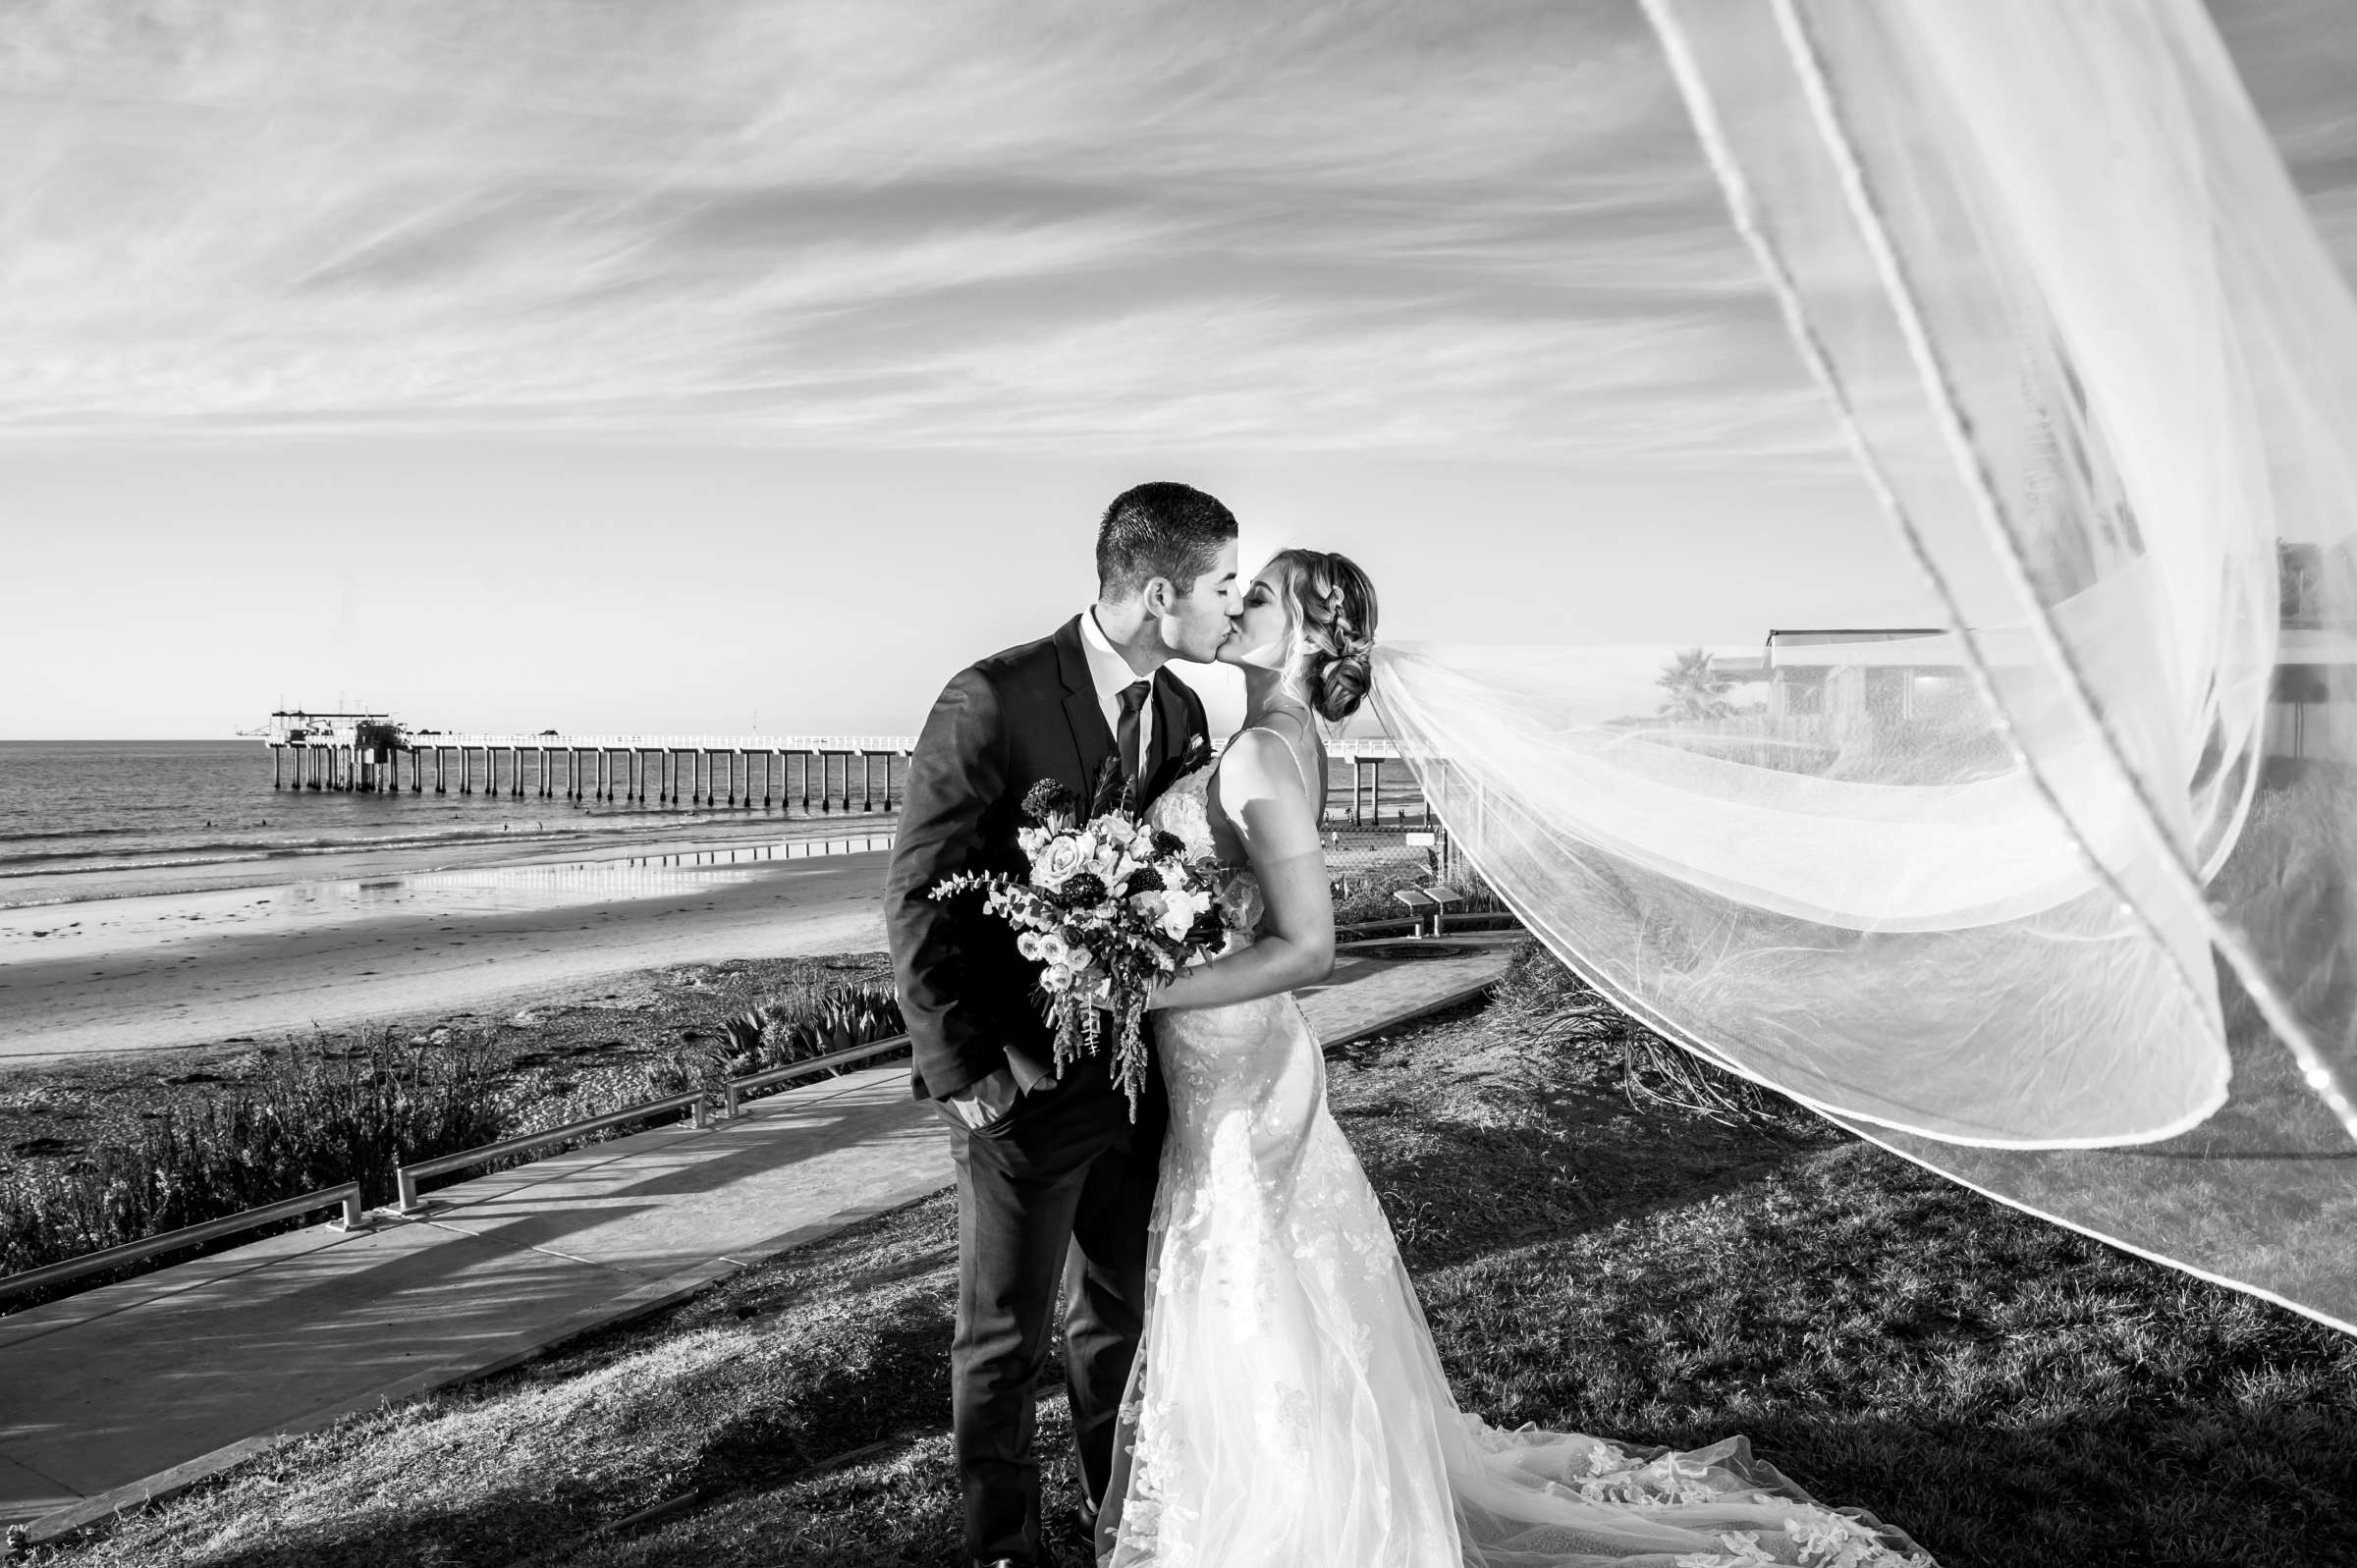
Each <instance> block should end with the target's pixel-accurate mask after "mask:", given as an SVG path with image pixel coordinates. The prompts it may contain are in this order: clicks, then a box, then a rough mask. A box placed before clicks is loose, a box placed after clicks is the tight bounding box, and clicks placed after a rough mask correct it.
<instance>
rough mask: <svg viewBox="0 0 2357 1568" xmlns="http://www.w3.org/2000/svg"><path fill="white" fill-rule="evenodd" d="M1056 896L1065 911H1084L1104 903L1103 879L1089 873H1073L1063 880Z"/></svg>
mask: <svg viewBox="0 0 2357 1568" xmlns="http://www.w3.org/2000/svg"><path fill="white" fill-rule="evenodd" d="M1056 896H1057V899H1058V901H1059V902H1061V903H1062V904H1063V905H1064V906H1065V907H1066V908H1067V909H1085V908H1087V907H1088V906H1089V905H1091V904H1099V903H1103V902H1104V901H1105V879H1104V878H1102V877H1100V876H1098V875H1097V874H1096V873H1094V872H1091V871H1075V872H1073V873H1072V874H1071V875H1070V876H1069V877H1067V878H1065V879H1064V886H1063V887H1062V888H1060V889H1058V890H1057V892H1056Z"/></svg>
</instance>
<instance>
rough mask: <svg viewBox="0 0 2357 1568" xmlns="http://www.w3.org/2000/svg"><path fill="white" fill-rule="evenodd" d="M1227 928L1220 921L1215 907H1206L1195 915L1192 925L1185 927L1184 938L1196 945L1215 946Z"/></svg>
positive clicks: (1218, 943)
mask: <svg viewBox="0 0 2357 1568" xmlns="http://www.w3.org/2000/svg"><path fill="white" fill-rule="evenodd" d="M1227 929H1228V928H1227V927H1226V926H1225V925H1223V924H1222V923H1221V921H1220V912H1219V911H1218V910H1217V909H1206V910H1204V911H1203V912H1202V913H1201V914H1199V915H1197V916H1196V917H1195V923H1194V924H1193V925H1191V926H1189V927H1187V928H1186V940H1187V941H1188V942H1189V943H1191V944H1192V945H1194V946H1198V947H1217V946H1219V945H1220V937H1221V934H1222V933H1224V932H1225V931H1226V930H1227Z"/></svg>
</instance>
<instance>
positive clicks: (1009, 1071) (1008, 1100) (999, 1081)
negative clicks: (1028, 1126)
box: [942, 1067, 1022, 1132]
mask: <svg viewBox="0 0 2357 1568" xmlns="http://www.w3.org/2000/svg"><path fill="white" fill-rule="evenodd" d="M1021 1096H1022V1091H1021V1090H1020V1089H1017V1088H1016V1087H1015V1086H1014V1068H1012V1067H1001V1068H1000V1069H999V1070H998V1071H996V1072H993V1073H990V1074H988V1075H986V1076H984V1077H980V1078H977V1079H975V1080H974V1081H973V1082H972V1083H969V1084H967V1085H966V1086H965V1087H964V1088H963V1089H960V1090H958V1091H957V1092H956V1093H954V1094H952V1095H950V1096H949V1097H948V1098H947V1099H945V1100H944V1101H943V1102H942V1104H943V1105H946V1106H948V1107H949V1108H950V1114H951V1115H953V1116H956V1117H957V1118H958V1123H959V1126H961V1127H963V1128H965V1130H966V1131H968V1132H979V1131H981V1130H982V1129H983V1128H984V1127H987V1126H989V1125H990V1124H991V1123H992V1122H995V1121H1004V1120H1006V1119H1007V1117H1008V1115H1009V1114H1011V1113H1012V1112H1013V1111H1014V1103H1015V1101H1016V1100H1018V1099H1020V1098H1021Z"/></svg>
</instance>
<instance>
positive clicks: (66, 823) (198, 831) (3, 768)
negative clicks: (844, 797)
mask: <svg viewBox="0 0 2357 1568" xmlns="http://www.w3.org/2000/svg"><path fill="white" fill-rule="evenodd" d="M531 765H532V763H531V757H530V755H529V754H528V753H527V755H526V759H525V768H526V773H525V783H524V791H525V792H524V794H523V796H522V797H521V799H519V798H517V797H515V796H511V795H505V794H501V795H491V794H485V793H480V792H478V793H475V794H471V795H462V794H458V793H456V792H455V786H454V792H452V793H449V794H441V795H437V794H435V793H434V792H433V789H432V786H431V784H428V786H427V787H426V788H425V789H423V790H421V791H418V792H416V793H411V791H410V790H409V789H408V788H407V787H405V788H403V789H402V790H401V791H400V792H399V793H398V794H395V793H385V794H359V793H356V792H354V793H345V792H336V791H329V790H324V789H323V790H316V791H314V790H309V789H293V788H288V789H272V788H271V787H270V748H269V747H268V746H267V745H265V744H263V743H262V742H260V741H258V740H246V741H215V740H5V741H0V908H7V907H11V906H15V905H22V904H27V903H45V902H51V901H55V900H57V899H59V898H61V897H70V896H72V897H89V896H103V895H105V894H106V893H108V892H116V891H120V892H134V891H139V892H144V891H148V890H149V889H151V888H153V887H155V886H157V885H158V883H159V879H160V880H161V881H162V882H166V883H168V882H170V881H172V880H173V873H175V872H178V873H182V874H183V875H188V876H192V875H193V874H195V873H198V872H201V871H204V870H205V869H206V868H228V867H233V866H236V865H238V864H240V863H250V864H251V869H253V870H254V871H256V872H274V873H276V876H274V877H273V878H272V880H278V879H279V878H283V879H284V880H288V881H294V880H300V879H301V878H302V877H304V876H305V875H306V872H305V870H304V869H303V867H304V862H305V861H306V860H309V859H312V858H313V857H319V856H327V855H335V854H340V853H348V852H351V851H355V850H386V851H403V850H415V851H419V852H420V853H421V854H422V855H424V856H426V857H427V858H430V857H431V852H432V851H434V850H436V849H438V848H443V847H446V846H464V845H491V846H495V845H498V844H502V843H521V842H525V841H536V842H539V843H541V844H543V845H552V846H553V847H555V848H556V849H557V851H558V852H560V853H561V852H562V850H563V842H564V840H567V839H578V840H580V841H582V842H594V841H596V840H597V839H598V838H605V837H613V836H617V835H628V834H629V833H630V832H631V831H633V830H635V831H637V832H641V833H644V832H647V831H653V830H666V829H671V828H675V827H685V828H693V827H696V826H698V825H701V824H707V823H709V824H723V823H727V824H739V823H748V822H752V823H757V822H760V821H763V820H764V814H763V812H762V811H761V809H760V808H758V807H754V808H751V809H746V808H741V807H740V808H734V809H732V808H729V807H725V806H724V807H719V808H710V807H679V806H662V805H657V804H654V803H653V802H638V803H633V802H628V801H619V800H579V801H574V800H567V799H565V798H563V796H562V795H555V796H551V797H550V798H548V799H545V800H543V799H541V798H540V796H539V795H538V794H537V793H536V792H535V791H536V788H537V782H536V780H535V779H534V778H533V777H532V774H531V771H530V770H531ZM893 776H894V784H895V787H896V788H897V787H898V786H899V784H900V782H901V770H900V767H899V765H898V761H897V759H896V761H895V764H894V768H893ZM405 780H406V770H405ZM878 782H879V783H881V778H880V777H879V781H878ZM834 815H835V816H836V817H837V818H839V819H840V818H841V816H842V813H841V812H840V811H838V812H836V813H834ZM803 816H804V814H803V812H802V810H801V808H800V807H799V805H798V804H797V805H796V806H795V810H794V812H793V814H792V817H791V820H793V821H795V822H800V821H802V820H803ZM766 820H767V821H769V822H771V823H780V822H784V821H787V820H790V819H789V818H788V816H787V814H786V813H785V812H783V811H782V810H779V809H776V808H772V809H771V810H770V811H769V812H768V813H767V816H766ZM821 820H824V819H821ZM272 863H276V864H272ZM110 873H115V874H119V873H133V874H141V875H130V876H120V875H109V874H110ZM109 884H120V885H121V886H120V887H119V888H113V887H110V886H109Z"/></svg>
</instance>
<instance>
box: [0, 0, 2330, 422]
mask: <svg viewBox="0 0 2357 1568" xmlns="http://www.w3.org/2000/svg"><path fill="white" fill-rule="evenodd" d="M2226 9H2227V10H2229V11H2231V10H2232V9H2233V8H2231V7H2229V8H2226ZM2243 9H2244V10H2245V11H2247V10H2248V8H2247V7H2245V8H2243ZM2229 30H2230V31H2232V30H2233V29H2232V28H2231V27H2230V28H2229ZM2245 30H2246V31H2248V30H2251V29H2245ZM2259 30H2260V31H2262V32H2264V30H2265V29H2259ZM2267 36H2268V37H2273V36H2274V35H2273V34H2268V35H2267ZM2262 41H2266V40H2265V39H2264V38H2263V39H2262ZM2276 52H2278V53H2281V52H2283V51H2280V50H2278V51H2276ZM2305 96H2307V97H2312V98H2315V97H2318V95H2317V94H2315V93H2313V92H2308V93H2305ZM2287 112H2290V113H2292V114H2293V115H2294V117H2295V118H2296V119H2297V120H2298V121H2299V123H2300V125H2302V126H2305V125H2307V124H2309V123H2310V122H2312V121H2313V122H2318V123H2320V124H2321V123H2322V122H2323V121H2324V120H2326V119H2330V118H2331V117H2332V116H2334V115H2339V116H2345V115H2346V113H2347V110H2346V108H2345V105H2341V106H2337V107H2336V106H2333V105H2330V104H2328V103H2325V102H2324V101H2323V100H2322V99H2321V98H2318V101H2317V102H2313V103H2306V102H2304V103H2302V104H2300V105H2298V106H2295V107H2294V108H2293V109H2292V110H2290V111H2287ZM2342 129H2344V130H2345V127H2343V128H2342ZM2291 134H2292V135H2295V136H2296V135H2307V134H2308V133H2307V132H2304V131H2300V130H2298V129H2297V128H2296V127H2295V128H2294V131H2293V132H2292V133H2291ZM2316 134H2317V135H2319V136H2320V137H2321V138H2322V140H2323V141H2324V142H2329V143H2330V145H2331V146H2332V147H2334V148H2345V147H2346V145H2347V138H2346V136H2345V135H2343V136H2340V137H2339V138H2338V139H2334V137H2333V135H2332V134H2331V132H2330V130H2327V131H2323V132H2318V133H2316ZM0 144H4V145H6V146H8V147H9V148H10V149H11V151H10V156H9V157H8V158H7V159H6V160H5V161H4V162H0V344H5V346H6V347H5V349H4V350H0V428H10V429H14V430H16V431H18V432H21V433H22V432H36V433H40V432H47V433H58V432H87V431H138V432H142V433H149V434H153V433H170V432H176V431H177V432H187V433H191V434H205V433H210V432H219V431H224V430H280V429H299V428H315V427H319V426H330V427H338V428H346V427H353V426H363V427H368V426H391V427H452V426H466V427H471V428H482V427H486V426H491V427H497V426H503V425H514V426H521V427H558V428H588V429H610V430H630V429H657V430H680V429H693V430H699V431H705V432H724V431H736V432H742V433H747V434H754V435H759V436H763V437H768V438H777V439H788V440H809V441H826V442H830V443H848V444H858V445H889V444H901V443H929V444H946V445H976V444H988V445H1006V444H1021V443H1052V444H1058V445H1062V446H1066V447H1069V446H1071V445H1072V444H1074V443H1081V444H1089V443H1112V444H1152V443H1158V442H1186V443H1199V442H1217V443H1220V444H1223V445H1228V446H1241V447H1252V446H1266V447H1284V448H1358V447H1369V448H1381V449H1384V450H1432V451H1445V452H1453V453H1480V452H1491V453H1502V454H1503V453H1510V454H1513V455H1515V456H1519V457H1528V456H1534V455H1545V454H1555V455H1566V454H1629V453H1662V452H1666V451H1669V452H1674V451H1691V452H1702V451H1713V452H1718V453H1722V454H1724V453H1725V452H1727V450H1729V449H1730V448H1732V449H1734V450H1738V451H1757V452H1772V453H1787V454H1796V455H1816V456H1830V453H1831V447H1830V442H1829V438H1828V436H1827V433H1826V432H1825V430H1824V420H1823V416H1822V413H1821V411H1820V409H1819V406H1818V405H1817V403H1816V401H1815V398H1814V395H1813V394H1812V393H1811V392H1810V391H1809V390H1808V388H1807V387H1806V386H1805V384H1804V383H1803V381H1802V379H1801V377H1800V375H1799V373H1798V371H1797V369H1796V368H1795V366H1794V364H1793V362H1792V357H1791V354H1790V351H1789V349H1788V347H1787V346H1786V345H1785V344H1784V343H1783V341H1782V339H1781V333H1780V329H1779V328H1778V326H1777V323H1776V320H1775V317H1774V314H1773V311H1772V309H1771V308H1770V307H1769V305H1768V304H1767V302H1766V300H1765V298H1764V297H1763V296H1762V294H1761V292H1760V290H1759V288H1758V287H1757V285H1756V282H1755V281H1754V279H1753V277H1752V275H1751V271H1750V266H1749V263H1748V260H1747V258H1746V257H1745V255H1744V254H1743V252H1742V250H1741V248H1740V246H1739V245H1738V244H1737V243H1736V242H1735V240H1734V238H1733V237H1732V235H1731V234H1730V233H1728V231H1727V224H1726V220H1725V217H1724V213H1723V210H1722V208H1721V206H1720V202H1719V197H1718V195H1717V192H1716V191H1715V189H1713V188H1712V187H1711V185H1710V182H1709V178H1708V175H1707V173H1706V171H1705V170H1704V168H1703V167H1702V165H1701V162H1700V160H1699V158H1698V157H1697V156H1696V154H1695V152H1694V149H1693V146H1692V142H1691V138H1690V136H1689V135H1688V134H1687V132H1686V129H1685V124H1684V119H1683V114H1682V110H1681V109H1680V107H1679V105H1678V103H1677V101H1676V98H1675V94H1674V92H1673V90H1672V86H1671V83H1670V81H1669V78H1668V76H1667V74H1666V72H1665V71H1664V69H1663V68H1662V65H1661V63H1660V60H1659V58H1658V51H1657V50H1656V47H1655V45H1654V42H1653V40H1652V38H1651V37H1650V35H1649V34H1648V33H1647V32H1646V30H1645V29H1644V27H1643V25H1642V22H1641V19H1640V17H1639V15H1638V13H1637V10H1636V8H1635V6H1634V5H1632V4H1628V3H1626V0H1586V3H1579V4H1562V3H1548V0H1464V3H1459V4H1452V5H1449V6H1444V7H1433V6H1418V5H1412V4H1387V3H1375V0H1365V3H1333V4H1326V5H1319V6H1311V7H1269V6H1262V5H1255V4H1250V3H1242V0H1227V3H1193V4H1187V5H1183V6H1181V5H1169V4H1151V5H1149V4H1137V3H1120V0H1100V3H1093V4H1041V3H1038V0H1007V3H997V4H991V3H973V4H963V5H957V6H939V5H930V4H921V3H914V0H802V3H795V4H785V5H781V4H777V3H775V0H665V3H662V4H654V3H651V0H650V3H637V4H632V3H623V0H605V3H585V0H501V3H500V4H498V5H483V4H479V3H476V0H418V3H413V4H405V5H400V6H385V5H376V6H318V5H311V4H303V3H296V0H147V3H133V0H48V3H47V4H45V5H38V4H36V5H32V6H19V7H16V8H13V9H12V13H11V18H10V23H9V27H7V29H6V31H5V34H4V35H0ZM2338 155H2339V156H2341V157H2343V158H2344V159H2345V157H2346V154H2345V151H2344V152H2341V153H2339V154H2338ZM2320 156H2328V157H2329V156H2330V154H2324V155H2320ZM2350 173H2351V172H2350V171H2348V170H2346V169H2343V170H2342V172H2341V174H2340V176H2339V177H2338V178H2340V179H2341V180H2342V182H2343V183H2346V181H2347V180H2348V178H2349V177H2350ZM2328 183H2329V182H2328ZM2327 194H2328V206H2329V205H2330V193H2329V192H2328V193H2327Z"/></svg>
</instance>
